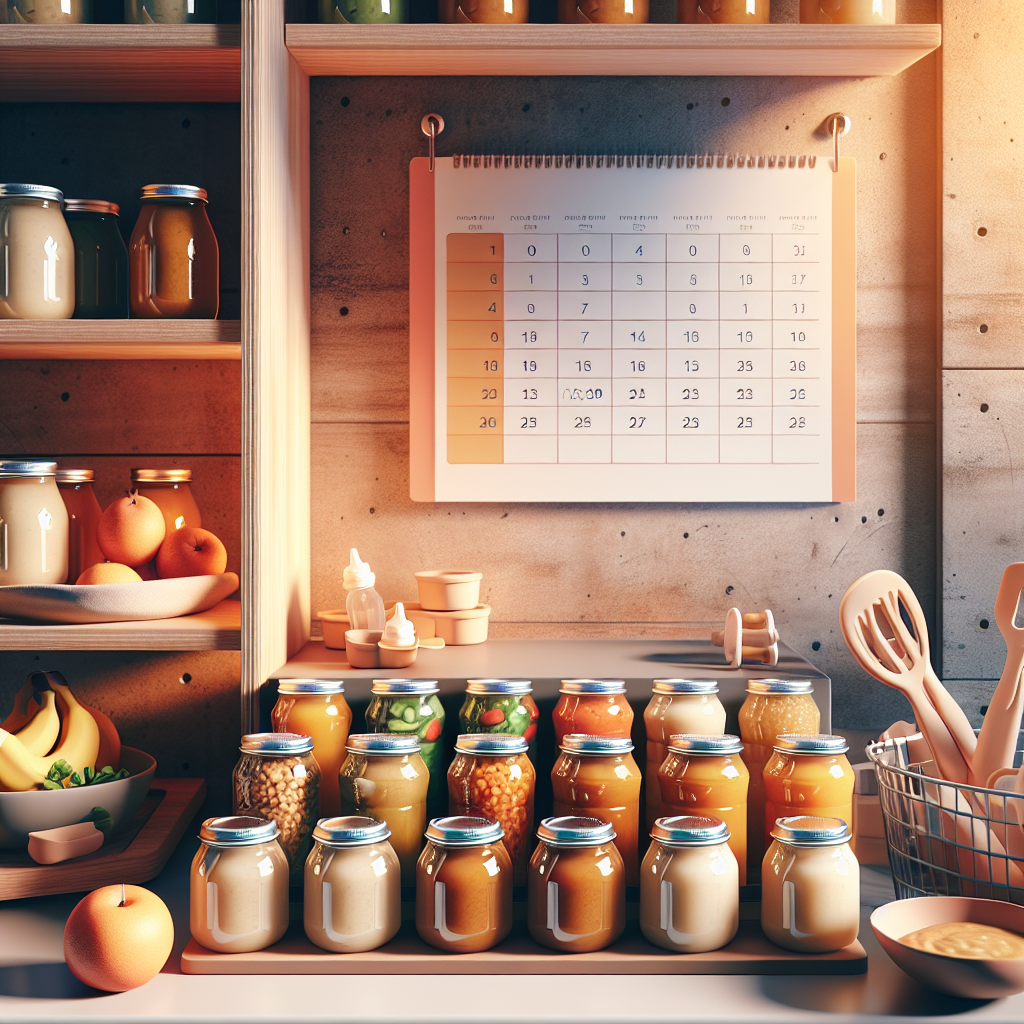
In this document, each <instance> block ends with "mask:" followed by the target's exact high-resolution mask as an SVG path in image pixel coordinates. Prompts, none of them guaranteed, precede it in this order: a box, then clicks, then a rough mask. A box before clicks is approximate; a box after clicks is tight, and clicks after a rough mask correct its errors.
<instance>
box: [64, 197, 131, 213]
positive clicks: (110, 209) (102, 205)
mask: <svg viewBox="0 0 1024 1024" xmlns="http://www.w3.org/2000/svg"><path fill="white" fill-rule="evenodd" d="M64 210H65V212H66V213H108V214H113V215H114V216H115V217H118V216H120V214H121V207H120V206H118V205H117V203H108V202H107V200H106V199H65V200H64Z"/></svg>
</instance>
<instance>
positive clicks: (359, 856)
mask: <svg viewBox="0 0 1024 1024" xmlns="http://www.w3.org/2000/svg"><path fill="white" fill-rule="evenodd" d="M390 835H391V832H390V830H389V829H388V827H387V825H386V824H385V823H384V822H383V821H377V820H376V819H374V818H366V817H362V816H360V815H353V816H349V817H341V818H338V817H334V818H321V819H320V821H319V822H318V823H317V826H316V828H315V829H313V849H312V850H311V851H310V854H309V858H308V859H307V860H306V872H305V885H304V886H303V913H302V923H303V927H304V928H305V930H306V937H307V938H308V939H309V941H310V942H312V943H313V944H314V945H315V946H319V947H320V948H321V949H326V950H329V951H330V952H332V953H364V952H366V951H367V950H370V949H376V948H377V947H378V946H383V945H384V943H385V942H390V941H391V939H393V938H394V937H395V935H397V934H398V929H399V928H400V927H401V925H402V881H401V868H400V867H399V864H398V857H397V856H395V851H394V850H393V849H392V848H391V844H390V843H389V842H388V836H390Z"/></svg>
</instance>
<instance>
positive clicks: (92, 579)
mask: <svg viewBox="0 0 1024 1024" xmlns="http://www.w3.org/2000/svg"><path fill="white" fill-rule="evenodd" d="M141 582H142V577H141V576H140V575H139V574H138V573H137V572H136V571H135V570H134V569H130V568H129V567H128V566H127V565H122V564H121V563H120V562H97V563H96V564H95V565H90V566H89V568H88V569H86V570H85V571H84V572H83V573H82V575H81V576H79V577H78V579H77V580H75V583H76V584H77V585H78V586H80V587H89V586H95V585H96V584H99V583H141Z"/></svg>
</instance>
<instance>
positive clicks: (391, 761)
mask: <svg viewBox="0 0 1024 1024" xmlns="http://www.w3.org/2000/svg"><path fill="white" fill-rule="evenodd" d="M345 749H346V750H347V751H348V756H347V757H346V758H345V762H344V764H342V766H341V772H340V775H339V779H338V781H339V784H340V789H341V793H340V796H341V813H342V814H363V815H366V816H367V817H369V818H376V820H377V821H383V822H385V823H386V824H387V826H388V828H389V829H391V846H392V848H393V849H394V851H395V853H396V854H397V855H398V860H399V863H400V864H401V867H402V885H414V884H415V882H416V858H417V857H419V855H420V849H421V847H422V845H423V829H424V827H425V826H426V824H427V784H428V780H429V775H428V773H427V766H426V765H425V764H424V763H423V758H422V757H421V756H420V742H419V740H418V739H417V738H416V737H415V736H381V735H377V734H374V733H357V734H355V735H352V736H349V738H348V743H347V744H346V748H345Z"/></svg>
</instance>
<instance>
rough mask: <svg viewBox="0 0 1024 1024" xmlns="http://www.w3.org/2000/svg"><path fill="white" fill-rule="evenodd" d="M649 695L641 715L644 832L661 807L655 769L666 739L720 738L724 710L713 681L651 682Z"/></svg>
mask: <svg viewBox="0 0 1024 1024" xmlns="http://www.w3.org/2000/svg"><path fill="white" fill-rule="evenodd" d="M653 691H654V692H653V695H652V696H651V700H650V703H649V704H648V705H647V708H646V710H645V711H644V728H645V730H646V732H647V769H646V771H645V773H644V780H645V781H646V783H647V786H646V793H647V799H646V806H647V828H648V830H650V829H651V827H652V826H653V825H654V821H655V819H656V818H657V817H658V814H659V809H660V807H661V790H660V789H659V787H658V769H659V768H660V767H661V764H662V762H663V761H664V760H665V758H666V757H667V756H668V738H669V736H673V735H680V734H688V735H700V736H721V735H722V734H723V733H724V732H725V708H724V707H722V702H721V701H720V700H719V699H718V683H717V682H716V681H715V680H714V679H655V680H654V684H653Z"/></svg>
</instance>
